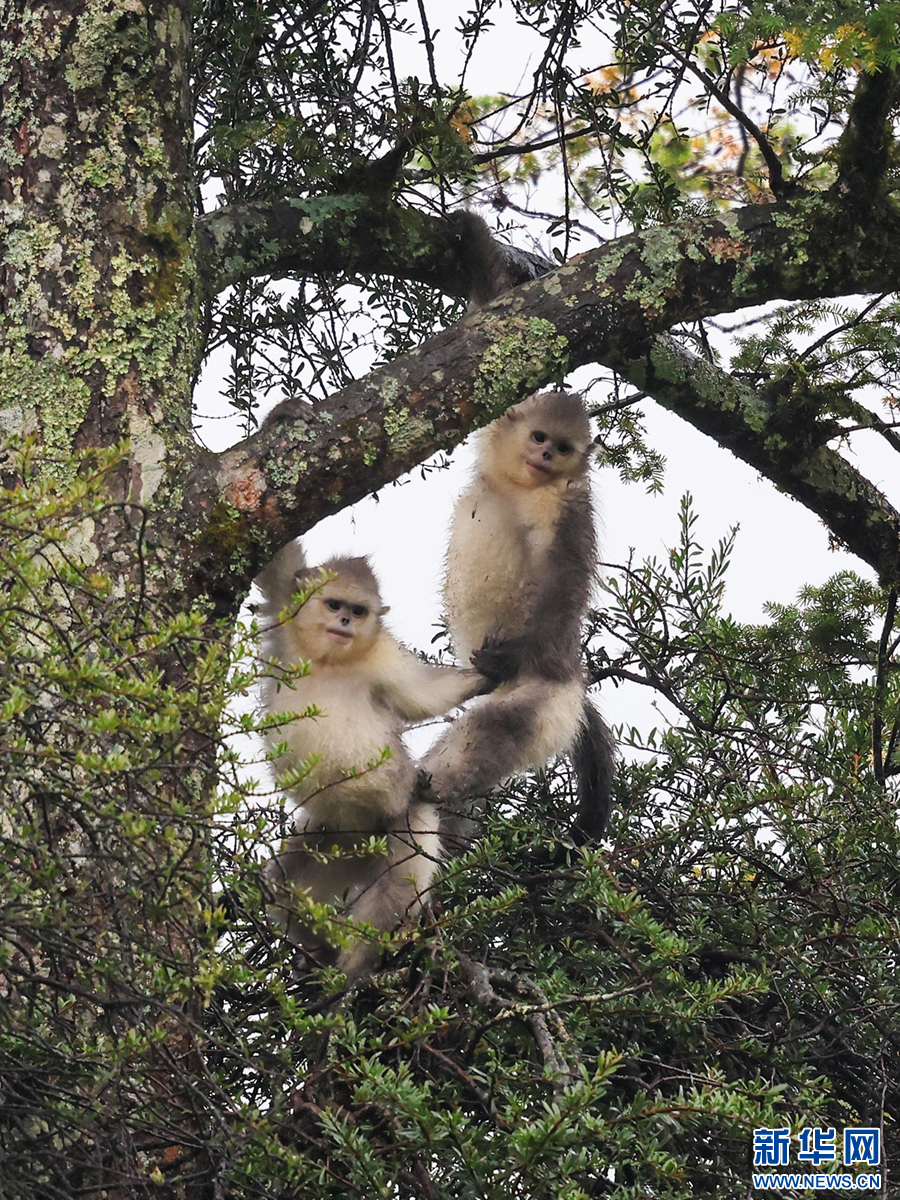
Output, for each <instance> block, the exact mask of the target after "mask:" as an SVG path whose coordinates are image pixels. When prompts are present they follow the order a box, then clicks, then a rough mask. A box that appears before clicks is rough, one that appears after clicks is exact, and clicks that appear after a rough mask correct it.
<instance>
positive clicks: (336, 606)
mask: <svg viewBox="0 0 900 1200" xmlns="http://www.w3.org/2000/svg"><path fill="white" fill-rule="evenodd" d="M325 605H326V607H327V608H330V609H331V611H332V612H340V611H341V602H340V600H326V601H325Z"/></svg>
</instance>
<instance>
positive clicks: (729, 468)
mask: <svg viewBox="0 0 900 1200" xmlns="http://www.w3.org/2000/svg"><path fill="white" fill-rule="evenodd" d="M465 7H466V6H464V5H460V4H455V3H450V4H447V3H441V4H437V3H435V2H434V0H430V2H429V3H427V4H426V8H427V11H428V13H429V19H430V21H431V22H432V25H433V26H437V25H439V26H440V27H441V33H440V35H439V37H438V40H437V50H438V54H437V62H438V71H439V73H440V72H441V71H442V70H443V74H444V76H445V77H447V78H450V77H452V75H453V70H454V66H455V62H456V61H457V58H458V55H459V53H460V51H459V44H458V38H457V37H456V35H455V33H454V32H453V25H454V23H455V14H456V13H458V12H462V11H464V8H465ZM407 52H408V54H409V56H410V62H411V63H413V59H414V57H415V56H416V55H421V54H422V48H421V46H413V45H411V44H409V45H407V47H406V50H405V51H404V53H407ZM604 56H605V51H603V50H602V49H601V47H600V44H599V41H595V43H594V45H591V39H590V38H586V39H585V40H584V51H583V65H584V68H585V69H586V70H589V69H593V68H595V67H597V66H598V65H600V64H601V63H602V62H603V60H604ZM444 68H446V69H444ZM409 70H410V73H412V72H413V71H417V72H418V73H419V74H420V75H422V76H424V75H425V68H424V66H423V65H422V64H416V63H413V65H411V66H410V68H409ZM528 73H529V53H528V46H527V43H526V42H525V40H524V35H523V34H521V33H520V31H517V30H515V29H512V30H511V29H505V28H504V29H499V28H498V29H497V30H495V31H494V32H493V34H492V35H491V39H488V40H486V41H485V43H484V46H483V47H482V50H481V52H480V54H479V55H477V56H476V57H475V58H474V59H473V63H472V66H471V69H470V72H469V76H468V80H467V83H468V86H469V88H470V89H471V90H472V91H473V92H475V93H478V92H479V91H484V92H488V91H492V92H495V91H497V90H499V89H502V88H508V89H515V88H517V87H518V86H519V85H520V81H521V80H522V79H523V78H525V77H527V75H528ZM501 74H503V75H506V76H508V78H500V75H501ZM546 187H547V189H548V190H549V191H551V192H552V190H553V189H554V188H558V187H559V183H558V181H548V183H547V185H546ZM542 207H544V208H545V209H546V208H550V209H560V205H559V203H558V202H554V200H553V196H552V195H550V196H549V197H544V198H543V203H542ZM521 244H523V245H526V244H527V238H525V237H523V238H522V241H521ZM544 249H545V250H549V246H545V247H544ZM226 366H227V362H226V359H225V357H224V356H223V355H221V354H219V355H217V356H214V357H213V359H212V360H211V361H210V363H209V365H208V366H207V369H206V371H205V372H204V376H203V379H202V381H201V385H200V388H199V389H198V393H197V403H198V411H199V412H200V413H201V414H206V417H207V419H205V420H202V421H201V422H200V433H201V436H202V438H203V440H204V442H205V443H206V444H207V445H208V446H209V447H210V448H211V449H214V450H219V449H223V448H224V447H225V446H227V445H229V444H230V443H231V442H233V441H234V440H236V439H237V438H238V437H239V436H240V430H239V421H238V419H236V418H223V417H222V416H221V414H223V413H224V412H225V411H227V410H226V408H225V405H224V402H223V401H221V400H219V399H217V397H218V393H219V389H220V383H221V378H222V376H223V374H224V371H225V369H226ZM592 399H593V400H595V401H597V400H602V396H601V395H600V394H599V393H597V392H595V393H594V394H593V395H592ZM644 407H645V409H646V410H647V412H648V414H649V417H648V422H647V428H648V432H649V435H650V439H651V442H652V443H653V444H654V445H655V446H656V447H657V448H658V449H659V450H660V451H661V452H662V453H663V454H664V455H665V456H666V459H667V469H666V475H665V490H664V492H663V493H662V494H660V495H647V493H646V491H645V490H644V488H643V487H642V486H641V485H638V484H624V483H622V482H621V481H620V480H619V478H618V476H617V475H616V473H615V472H613V471H612V470H609V469H606V470H602V471H597V473H596V480H597V483H596V487H597V493H598V499H599V505H600V511H601V515H602V525H601V547H602V554H603V558H604V560H605V561H607V562H610V563H623V562H625V561H627V559H628V556H629V554H630V553H631V552H633V554H634V557H635V559H636V560H637V561H641V560H643V559H644V558H647V557H651V556H655V557H658V558H662V557H664V556H665V554H666V551H667V549H668V548H669V547H671V546H673V545H675V544H676V542H677V540H678V531H679V527H678V506H679V501H680V498H681V496H682V494H683V493H684V492H688V491H689V492H691V493H692V495H693V497H694V502H695V509H696V511H697V513H698V515H699V518H700V520H699V525H698V528H697V536H698V538H699V540H700V541H701V543H702V544H703V545H704V546H705V547H706V548H707V549H711V548H712V547H713V546H715V545H716V543H717V542H718V541H719V539H720V538H722V537H724V536H725V535H726V534H727V533H728V531H729V529H730V528H731V527H732V526H733V525H739V526H740V531H739V534H738V538H737V543H736V547H735V553H734V557H733V565H732V568H731V571H730V573H729V576H728V579H729V584H728V588H727V592H726V607H727V608H728V609H729V610H730V611H731V613H732V614H733V615H734V616H735V617H736V618H737V619H739V620H744V621H752V620H756V619H759V618H760V617H761V616H762V606H763V604H764V603H765V602H766V601H778V602H790V601H792V600H794V599H795V597H796V594H797V591H798V589H799V588H800V587H801V585H803V584H805V583H813V584H820V583H822V582H824V581H825V580H826V579H827V578H828V577H829V576H830V575H832V574H834V573H835V572H836V571H838V570H841V569H845V568H850V569H853V570H856V571H859V572H860V573H864V574H866V573H867V574H870V575H871V572H870V571H869V569H868V568H866V567H865V566H864V565H863V564H862V563H860V562H859V560H857V559H856V558H854V557H853V556H851V555H849V554H846V553H843V552H833V551H830V550H829V549H828V534H827V531H826V530H825V529H824V527H823V526H822V525H821V523H820V522H819V521H818V519H817V518H816V517H814V516H813V515H812V514H811V513H809V512H808V511H807V510H806V509H804V508H803V507H802V506H801V505H799V504H797V503H795V502H794V501H792V500H791V499H789V498H788V497H786V496H784V495H782V494H779V493H778V492H777V491H776V489H775V488H774V487H773V486H772V485H771V484H770V483H769V482H768V481H766V480H762V479H761V478H760V477H759V476H758V475H757V473H756V472H755V471H753V470H752V469H751V468H749V467H747V466H745V465H744V464H743V463H741V462H739V461H738V460H737V459H735V458H734V457H733V456H732V455H731V454H730V453H729V452H727V451H724V450H721V449H720V448H719V447H718V446H717V445H716V444H715V443H714V442H712V441H711V440H710V439H708V438H706V437H704V436H703V435H701V434H699V433H697V432H696V431H695V430H693V429H692V428H691V427H689V426H688V425H686V424H685V423H684V422H683V421H681V420H679V419H678V418H676V417H674V416H672V415H670V414H668V413H666V412H665V411H663V410H661V409H659V408H658V407H657V406H655V405H654V404H653V403H652V402H649V401H648V402H646V403H645V405H644ZM866 436H867V438H868V442H860V436H859V435H857V437H856V441H855V443H854V445H855V448H857V449H859V447H860V446H862V448H863V450H864V452H865V461H864V462H860V463H859V465H860V467H861V468H862V469H863V470H864V471H865V472H866V474H868V475H869V477H870V478H872V479H873V481H874V482H875V483H879V482H881V483H882V484H883V483H884V481H885V480H889V479H891V478H893V477H894V476H895V474H896V470H895V464H894V463H892V462H889V460H888V458H887V454H888V452H887V451H886V450H882V449H881V448H880V446H879V445H878V444H876V443H877V441H878V439H877V438H876V437H875V435H866ZM842 452H843V453H847V450H846V449H844V450H843V451H842ZM470 462H471V454H470V452H469V451H468V450H467V449H466V448H465V447H461V448H460V449H459V450H458V451H457V452H456V453H455V454H454V455H453V456H452V467H451V469H450V470H448V471H432V472H429V473H428V475H427V478H425V479H422V478H421V476H420V473H419V472H418V471H417V472H414V473H413V475H412V476H411V477H408V478H407V479H406V480H404V481H403V482H402V485H401V486H393V487H387V488H385V489H383V490H382V491H381V493H380V494H379V496H378V498H377V499H373V498H368V499H366V500H364V501H362V502H361V503H359V504H357V505H355V506H354V507H353V508H351V509H346V510H343V511H342V512H340V513H337V514H335V516H333V517H329V518H328V519H327V520H325V521H323V522H321V523H320V524H319V525H318V526H317V527H316V528H315V529H313V530H311V531H310V532H309V533H308V534H307V535H306V536H305V537H304V544H305V546H306V549H307V553H308V557H309V559H310V561H311V562H317V561H322V560H323V559H325V558H328V557H330V556H332V555H335V554H367V555H368V556H369V557H370V559H371V561H372V564H373V566H374V568H375V570H376V573H377V575H378V576H379V578H380V580H381V582H382V589H383V594H384V600H385V602H386V603H387V604H389V605H391V609H392V611H391V614H390V618H389V623H390V624H391V626H392V628H393V631H394V632H395V634H396V635H397V636H398V637H399V638H400V639H401V640H402V641H404V642H406V643H407V644H409V645H411V646H415V647H416V648H419V649H427V648H428V646H429V644H430V641H431V638H432V636H433V634H434V632H435V630H434V628H433V626H434V624H435V622H436V621H437V620H438V617H439V614H440V599H439V590H440V577H441V563H442V556H443V552H444V546H445V543H446V537H447V525H448V521H449V518H450V514H451V511H452V506H453V501H454V498H455V496H456V494H457V493H458V492H459V490H460V488H461V486H462V482H463V478H464V474H465V471H466V469H467V466H468V464H469V463H470ZM885 490H888V489H887V488H885ZM893 490H894V492H898V489H897V488H894V489H893ZM894 500H895V502H900V494H898V495H895V497H894ZM649 703H650V696H649V693H648V691H647V690H646V689H638V688H628V687H623V688H619V689H616V690H615V691H613V689H612V688H607V689H604V694H603V696H602V697H601V707H602V708H603V709H604V712H605V715H606V717H607V720H608V721H610V723H611V724H618V723H619V722H623V721H624V722H628V723H630V722H639V723H640V724H642V725H645V724H647V721H646V718H647V717H648V716H650V715H651V714H650V711H649V709H648V704H649ZM653 719H654V720H655V719H657V718H653Z"/></svg>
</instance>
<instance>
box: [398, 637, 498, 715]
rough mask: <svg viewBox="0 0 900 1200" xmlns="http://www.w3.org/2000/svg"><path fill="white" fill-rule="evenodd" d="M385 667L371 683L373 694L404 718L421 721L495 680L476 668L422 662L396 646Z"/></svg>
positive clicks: (483, 689)
mask: <svg viewBox="0 0 900 1200" xmlns="http://www.w3.org/2000/svg"><path fill="white" fill-rule="evenodd" d="M385 666H389V670H386V671H385V672H384V673H382V675H381V678H380V679H379V681H378V683H377V684H376V685H375V694H376V696H377V697H378V698H379V699H380V700H381V701H382V702H383V703H384V704H386V705H387V706H388V707H389V708H391V709H393V711H394V712H395V713H397V714H398V716H400V717H402V718H403V720H404V721H423V720H425V718H426V717H438V716H440V715H441V713H445V712H449V710H450V709H451V708H456V706H457V705H458V704H462V703H463V701H465V700H471V698H472V697H473V696H479V695H481V694H483V693H484V692H489V691H491V690H492V689H493V688H494V686H495V683H494V681H492V680H489V679H486V678H485V677H484V675H482V674H479V673H478V672H477V671H469V670H465V671H463V670H460V669H459V667H450V666H446V667H438V666H434V665H433V664H431V663H423V662H422V660H421V659H419V658H416V656H415V655H414V654H410V652H409V651H408V650H404V649H403V648H402V647H400V646H396V647H395V653H394V654H392V655H391V659H390V663H389V664H387V663H386V664H385Z"/></svg>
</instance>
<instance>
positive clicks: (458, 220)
mask: <svg viewBox="0 0 900 1200" xmlns="http://www.w3.org/2000/svg"><path fill="white" fill-rule="evenodd" d="M451 220H452V222H453V225H454V226H455V228H456V236H457V238H458V239H459V262H460V266H461V267H462V270H463V274H464V275H465V277H466V295H467V297H468V301H469V308H470V309H475V308H481V307H482V306H483V305H485V304H489V303H490V301H491V300H496V298H497V297H498V296H500V295H502V294H503V293H504V292H506V291H508V290H509V288H510V287H511V286H512V280H511V278H510V275H509V271H508V270H507V268H506V263H505V261H504V258H503V251H502V249H501V247H500V245H499V243H498V242H496V241H495V240H494V238H493V236H492V234H491V231H490V229H489V228H488V226H487V224H486V222H485V221H484V220H482V218H481V217H479V216H478V214H477V213H473V212H467V211H463V212H458V213H454V214H453V216H452V217H451Z"/></svg>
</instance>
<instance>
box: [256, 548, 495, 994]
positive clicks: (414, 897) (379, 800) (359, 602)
mask: <svg viewBox="0 0 900 1200" xmlns="http://www.w3.org/2000/svg"><path fill="white" fill-rule="evenodd" d="M329 576H334V578H329ZM257 584H258V586H259V587H260V589H261V590H262V593H263V597H264V603H263V604H262V605H261V606H260V608H259V613H260V616H261V618H262V619H263V621H265V622H267V627H266V628H265V629H264V632H263V635H262V638H261V644H260V649H261V652H262V654H263V655H264V656H265V657H266V658H267V659H271V660H274V662H273V665H272V667H271V668H270V672H269V674H268V675H267V676H266V678H265V679H264V680H263V686H262V689H261V704H262V709H263V711H264V712H266V713H268V714H279V713H298V714H302V713H304V712H305V711H306V710H307V709H309V708H310V707H313V708H314V710H315V711H316V713H317V715H315V716H309V715H308V716H298V718H297V719H295V720H292V721H291V722H290V723H288V724H287V725H283V726H281V727H279V728H274V729H271V730H269V731H267V733H266V735H265V736H266V740H267V742H268V744H269V746H270V748H271V749H273V750H274V749H275V747H277V746H279V745H281V744H282V743H284V744H285V746H286V749H285V751H284V753H283V754H281V755H280V756H279V758H278V769H279V771H280V772H293V773H294V774H293V777H292V778H291V781H290V783H289V785H288V787H287V788H286V790H287V792H288V795H289V796H290V798H291V799H292V800H293V801H294V803H295V804H297V805H298V806H299V807H298V810H297V814H296V817H295V820H294V829H295V833H294V835H293V836H292V837H289V838H288V839H287V841H286V842H285V843H284V845H283V847H282V849H281V852H280V853H279V854H278V855H277V856H276V857H275V858H274V859H272V860H271V862H269V863H268V864H267V867H266V876H267V878H268V880H269V882H270V884H271V885H272V887H273V889H274V892H275V903H274V905H273V907H272V909H271V915H272V917H273V920H275V921H276V923H277V924H279V925H280V926H281V927H282V928H283V929H284V930H285V932H286V934H287V936H288V937H289V938H290V939H291V940H292V941H294V942H296V943H297V944H298V945H301V946H302V947H303V948H304V949H306V950H308V951H312V952H314V953H317V952H320V951H324V952H325V953H326V954H327V948H326V946H325V944H324V943H323V941H322V939H321V938H317V937H316V935H315V934H314V933H313V932H312V930H311V929H310V928H309V927H308V925H307V924H305V923H304V921H303V919H302V918H301V917H300V916H299V915H297V907H298V906H297V894H296V889H300V890H305V891H307V892H308V893H309V895H310V897H311V899H313V900H314V901H317V902H319V903H323V902H327V903H330V904H336V905H339V906H343V908H344V910H345V912H346V913H347V915H348V916H351V917H353V918H354V919H355V920H359V921H367V922H368V923H369V924H371V925H373V926H375V927H376V928H377V929H380V930H389V929H392V928H394V926H396V925H397V924H398V922H400V921H401V920H402V919H404V918H405V917H407V916H411V915H413V914H414V913H415V912H416V911H417V909H418V908H419V907H420V905H421V902H422V899H423V898H424V897H425V896H426V894H427V892H428V888H429V886H430V884H431V881H432V878H433V876H434V873H435V870H436V868H437V861H438V857H439V843H438V834H437V827H438V822H437V815H436V813H435V810H434V807H433V806H432V805H431V804H429V803H427V802H422V801H411V797H412V795H413V790H414V786H415V779H416V771H415V768H414V766H413V763H412V760H411V758H410V756H409V753H408V751H407V750H406V747H405V746H404V745H403V741H402V737H401V735H402V733H403V731H404V729H405V728H406V727H407V726H408V725H409V724H410V723H413V722H416V721H421V720H423V719H425V718H426V717H433V716H437V715H439V714H441V713H444V712H447V711H448V709H451V708H454V707H455V706H456V705H458V704H461V703H462V702H463V701H464V700H467V699H469V698H470V697H471V696H474V695H476V694H477V693H479V692H482V691H484V690H485V689H486V688H488V687H490V686H491V685H490V684H489V683H488V681H487V680H486V679H485V678H484V677H483V676H482V675H480V674H479V673H478V672H477V671H470V670H466V671H461V670H459V669H457V668H456V667H452V666H444V667H440V666H432V665H430V664H428V663H424V662H422V661H420V660H419V659H418V658H416V656H415V655H414V654H412V653H410V652H409V651H408V650H405V649H403V647H401V646H400V645H399V644H398V642H397V641H396V640H395V638H394V637H393V636H392V635H391V634H390V632H389V631H388V630H387V629H386V628H385V627H384V625H383V623H382V617H383V615H384V613H385V612H386V611H387V609H386V608H385V607H384V606H383V605H382V602H381V595H380V592H379V588H378V582H377V580H376V578H375V576H374V574H373V573H372V570H371V568H370V567H369V564H368V562H367V561H366V560H365V559H364V558H334V559H331V560H330V561H328V562H326V563H324V564H323V566H322V567H321V568H319V569H316V570H310V569H308V568H307V567H306V566H305V563H304V562H303V558H302V552H301V551H300V549H299V545H298V544H297V543H292V544H290V545H289V546H287V547H285V548H284V550H282V551H281V552H280V554H279V555H278V556H276V558H275V559H274V560H273V562H272V563H270V564H269V566H268V567H267V568H266V570H265V571H264V572H263V573H262V574H261V575H260V576H259V578H258V579H257ZM310 589H312V590H311V591H310ZM301 591H303V592H305V593H308V598H307V599H306V601H305V603H303V604H302V605H300V607H299V608H298V609H297V610H296V612H295V613H294V615H292V616H289V618H288V619H280V616H279V614H284V613H285V610H287V612H288V613H290V606H291V604H292V597H295V596H296V593H298V592H301ZM298 663H308V664H309V668H308V672H307V673H306V674H303V675H299V676H298V675H296V674H292V673H287V674H286V673H285V672H284V671H282V670H281V667H294V666H295V665H296V664H298ZM386 748H387V749H388V750H389V752H390V753H389V756H388V757H386V758H385V757H384V751H385V749H386ZM382 835H383V836H385V837H386V839H387V847H388V853H387V856H384V855H380V854H373V853H365V852H360V851H358V850H357V848H358V847H360V846H361V845H365V843H367V842H368V841H369V839H370V838H372V837H373V836H382ZM333 849H334V850H337V851H338V852H339V857H333V858H328V859H325V860H323V859H322V857H321V855H322V854H323V853H327V852H330V851H331V850H333ZM320 957H321V955H320ZM374 959H377V952H375V953H374V955H373V952H372V951H371V949H370V947H368V946H366V945H365V944H363V943H361V942H356V943H355V944H351V945H350V947H349V948H348V949H345V950H344V952H343V954H342V955H341V957H340V958H339V960H338V965H339V966H340V967H341V969H342V970H344V971H345V972H346V973H347V974H348V975H349V976H351V977H352V976H356V975H359V974H361V973H362V972H363V971H365V970H366V969H368V967H369V966H371V965H374V961H373V960H374Z"/></svg>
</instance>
